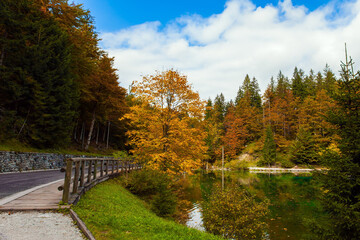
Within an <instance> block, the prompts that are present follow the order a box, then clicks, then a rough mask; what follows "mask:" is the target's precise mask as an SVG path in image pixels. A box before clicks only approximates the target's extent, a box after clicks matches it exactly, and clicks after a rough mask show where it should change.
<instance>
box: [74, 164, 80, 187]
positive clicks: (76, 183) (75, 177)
mask: <svg viewBox="0 0 360 240" xmlns="http://www.w3.org/2000/svg"><path fill="white" fill-rule="evenodd" d="M79 170H80V162H79V161H77V162H75V175H74V181H73V191H72V193H77V191H78V185H79Z"/></svg>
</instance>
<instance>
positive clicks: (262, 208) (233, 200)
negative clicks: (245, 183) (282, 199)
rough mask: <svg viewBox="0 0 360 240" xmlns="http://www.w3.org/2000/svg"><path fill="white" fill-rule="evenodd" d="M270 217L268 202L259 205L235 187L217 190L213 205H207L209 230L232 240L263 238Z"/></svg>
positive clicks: (205, 220) (206, 214)
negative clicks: (266, 222)
mask: <svg viewBox="0 0 360 240" xmlns="http://www.w3.org/2000/svg"><path fill="white" fill-rule="evenodd" d="M267 213H268V202H267V201H264V202H257V201H256V200H255V198H254V197H253V196H251V195H250V194H249V193H248V192H246V191H245V190H243V189H240V188H239V186H237V185H235V184H233V185H230V186H229V187H228V188H225V189H224V190H222V189H221V187H220V186H219V185H218V186H216V187H215V189H214V191H213V193H212V194H211V196H210V199H209V201H208V202H204V204H203V222H204V227H205V228H206V230H207V231H208V232H210V233H213V234H216V235H222V236H224V237H226V238H231V239H256V238H261V236H262V235H263V232H264V229H265V227H266V224H265V222H264V220H263V218H264V217H265V216H266V215H267Z"/></svg>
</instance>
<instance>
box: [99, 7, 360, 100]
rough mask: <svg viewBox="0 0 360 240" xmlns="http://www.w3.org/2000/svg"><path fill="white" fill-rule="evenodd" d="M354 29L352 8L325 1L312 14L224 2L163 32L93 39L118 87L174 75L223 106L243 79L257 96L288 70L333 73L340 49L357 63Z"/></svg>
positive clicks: (150, 26)
mask: <svg viewBox="0 0 360 240" xmlns="http://www.w3.org/2000/svg"><path fill="white" fill-rule="evenodd" d="M339 6H340V7H339ZM359 29H360V0H356V1H355V2H354V1H351V2H346V3H342V5H339V3H337V2H334V1H333V2H330V3H329V4H327V5H325V6H322V7H320V8H318V9H316V10H314V11H309V10H308V9H307V8H306V7H304V6H293V4H292V3H291V0H284V1H283V2H279V4H278V5H277V6H272V5H268V6H266V7H264V8H261V7H256V6H255V5H254V4H253V3H252V2H250V1H248V0H230V1H228V2H227V3H226V5H225V9H224V11H223V12H222V13H220V14H214V15H212V16H210V17H209V18H203V17H201V16H199V15H192V16H183V17H180V18H178V19H175V20H174V21H173V22H171V23H168V24H167V25H165V26H162V25H161V23H160V22H146V23H143V24H141V25H136V26H132V27H130V28H127V29H123V30H121V31H119V32H115V33H104V34H102V35H101V38H102V39H103V41H102V45H103V46H104V48H105V49H106V50H107V51H108V52H109V54H110V55H111V56H115V67H116V68H118V74H119V77H120V81H121V85H122V86H124V87H127V86H129V85H130V84H131V82H132V81H133V80H140V79H141V76H142V75H149V74H153V73H154V72H155V70H159V71H162V70H167V69H170V68H174V69H177V70H179V71H180V72H181V73H183V74H185V75H187V76H188V80H189V82H190V83H192V84H193V86H194V89H195V90H197V91H199V93H200V96H201V97H202V98H204V99H207V98H208V97H212V98H214V97H215V96H216V95H217V94H219V93H220V92H222V93H223V94H224V95H225V97H226V98H227V99H230V98H234V97H235V95H236V92H237V89H238V87H239V86H240V85H241V84H242V81H243V79H244V77H245V75H246V74H249V75H250V76H254V77H256V78H257V80H258V82H259V85H260V88H261V89H262V90H264V89H265V88H266V86H267V84H268V83H269V81H270V78H271V76H276V75H277V73H278V72H279V70H281V71H282V72H283V73H284V74H285V75H287V76H289V77H290V76H291V75H292V72H293V69H294V67H295V66H297V67H299V68H302V69H303V70H304V71H306V72H308V71H309V70H310V69H311V68H312V69H314V70H315V71H316V72H317V71H322V69H323V68H324V66H325V64H326V63H328V64H329V65H330V67H331V68H332V70H333V71H334V72H335V73H337V72H338V70H339V68H340V67H339V64H340V61H341V60H343V59H344V43H345V42H346V43H347V45H348V49H349V52H350V54H351V56H352V57H353V59H354V60H355V62H356V61H360V44H359V42H360V31H359ZM358 66H359V65H358V64H357V65H356V67H357V68H356V69H359V68H358Z"/></svg>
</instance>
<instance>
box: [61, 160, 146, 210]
mask: <svg viewBox="0 0 360 240" xmlns="http://www.w3.org/2000/svg"><path fill="white" fill-rule="evenodd" d="M139 168H140V166H139V165H138V164H134V163H133V162H132V161H131V160H124V159H121V160H119V159H114V158H69V159H67V160H66V168H65V169H62V171H65V181H64V185H62V186H60V187H59V188H58V189H59V191H63V196H62V202H63V203H66V204H67V203H69V199H70V197H71V196H73V195H79V194H81V193H82V192H84V191H86V189H87V188H91V187H92V186H95V185H96V183H99V182H101V181H104V180H106V179H108V178H109V177H110V176H113V175H115V174H119V173H122V172H129V171H131V170H134V169H139ZM71 181H72V183H73V184H72V192H71V193H70V186H71ZM79 191H80V193H79Z"/></svg>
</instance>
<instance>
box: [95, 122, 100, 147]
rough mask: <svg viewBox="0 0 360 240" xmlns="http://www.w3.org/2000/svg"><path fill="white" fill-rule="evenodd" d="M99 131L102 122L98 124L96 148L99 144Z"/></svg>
mask: <svg viewBox="0 0 360 240" xmlns="http://www.w3.org/2000/svg"><path fill="white" fill-rule="evenodd" d="M99 130H100V122H98V127H97V132H96V146H97V145H98V143H99Z"/></svg>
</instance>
